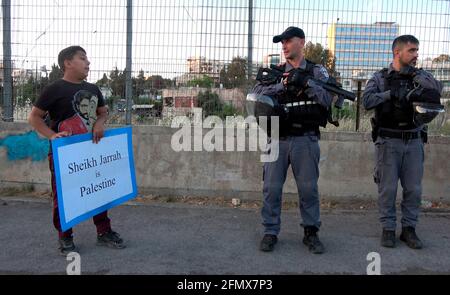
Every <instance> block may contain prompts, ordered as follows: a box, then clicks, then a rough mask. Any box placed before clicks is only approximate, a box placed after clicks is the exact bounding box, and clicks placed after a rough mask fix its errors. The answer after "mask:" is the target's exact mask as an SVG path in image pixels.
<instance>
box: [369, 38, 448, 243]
mask: <svg viewBox="0 0 450 295" xmlns="http://www.w3.org/2000/svg"><path fill="white" fill-rule="evenodd" d="M418 50H419V41H418V40H417V39H416V38H415V37H414V36H411V35H403V36H399V37H397V38H396V39H395V40H394V42H393V44H392V52H393V56H394V57H393V61H392V63H391V64H390V66H389V68H387V69H383V70H381V71H379V72H376V73H375V74H374V76H373V77H372V78H371V79H370V80H369V81H368V82H367V85H366V88H365V91H364V94H363V104H364V107H365V108H366V109H367V110H371V109H375V117H374V118H372V126H373V132H372V135H373V136H372V137H373V139H374V142H375V154H376V162H375V171H374V180H375V183H376V184H377V185H378V206H379V214H380V222H381V225H382V227H383V232H382V237H381V245H382V246H384V247H395V230H396V205H395V204H396V203H395V201H396V196H397V186H398V180H399V179H400V183H401V185H402V188H403V199H402V203H401V210H402V219H401V223H402V232H401V235H400V240H401V241H403V242H405V243H406V245H408V246H409V247H410V248H413V249H420V248H422V242H421V240H420V239H419V238H418V237H417V234H416V232H415V228H416V225H417V222H418V217H419V212H420V205H421V194H422V185H421V182H422V176H423V161H424V141H426V139H425V138H426V130H425V128H426V127H425V125H424V124H423V122H422V121H420V120H417V119H418V118H420V114H415V111H414V103H417V102H419V103H429V102H431V103H435V104H440V94H441V91H442V84H441V83H440V82H439V81H436V80H435V79H434V78H433V76H432V75H431V74H430V73H428V72H426V71H424V70H421V69H417V68H416V67H415V66H416V62H417V58H418Z"/></svg>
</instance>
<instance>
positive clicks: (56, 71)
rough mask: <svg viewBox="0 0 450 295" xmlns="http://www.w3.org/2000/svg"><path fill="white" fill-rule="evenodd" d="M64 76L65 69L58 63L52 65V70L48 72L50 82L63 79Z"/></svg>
mask: <svg viewBox="0 0 450 295" xmlns="http://www.w3.org/2000/svg"><path fill="white" fill-rule="evenodd" d="M63 76H64V73H63V71H61V69H60V68H59V66H57V65H56V64H53V65H52V70H51V71H50V74H48V82H49V83H53V82H55V81H56V80H58V79H61V78H62V77H63Z"/></svg>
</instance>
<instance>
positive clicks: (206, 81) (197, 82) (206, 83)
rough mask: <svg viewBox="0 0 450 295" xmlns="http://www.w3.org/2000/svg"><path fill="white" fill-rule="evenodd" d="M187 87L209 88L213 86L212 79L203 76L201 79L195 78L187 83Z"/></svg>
mask: <svg viewBox="0 0 450 295" xmlns="http://www.w3.org/2000/svg"><path fill="white" fill-rule="evenodd" d="M187 86H188V87H201V88H211V87H213V86H214V80H213V78H211V77H209V76H207V75H203V77H200V78H195V79H193V80H191V81H189V82H188V83H187Z"/></svg>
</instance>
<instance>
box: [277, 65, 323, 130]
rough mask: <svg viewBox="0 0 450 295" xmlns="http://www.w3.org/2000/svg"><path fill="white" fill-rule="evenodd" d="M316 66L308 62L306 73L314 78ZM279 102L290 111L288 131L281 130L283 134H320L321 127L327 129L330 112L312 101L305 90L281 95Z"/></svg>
mask: <svg viewBox="0 0 450 295" xmlns="http://www.w3.org/2000/svg"><path fill="white" fill-rule="evenodd" d="M314 66H315V64H314V63H312V62H310V61H308V60H306V69H305V71H306V72H307V74H309V75H311V76H313V77H314ZM285 67H286V66H284V67H283V69H285ZM278 101H279V102H280V104H283V105H284V106H285V107H286V108H285V109H286V110H287V111H288V114H287V124H286V125H285V126H286V128H287V129H288V130H281V134H286V133H287V134H289V135H301V134H303V133H304V132H307V131H316V132H317V133H319V126H322V127H325V126H326V124H327V119H328V117H329V112H328V110H327V109H326V108H325V107H323V106H322V105H320V104H318V103H317V102H315V101H313V100H312V99H310V98H309V97H308V96H307V95H306V93H305V92H304V90H301V91H300V92H299V93H298V94H297V95H296V94H293V93H283V94H281V95H279V97H278Z"/></svg>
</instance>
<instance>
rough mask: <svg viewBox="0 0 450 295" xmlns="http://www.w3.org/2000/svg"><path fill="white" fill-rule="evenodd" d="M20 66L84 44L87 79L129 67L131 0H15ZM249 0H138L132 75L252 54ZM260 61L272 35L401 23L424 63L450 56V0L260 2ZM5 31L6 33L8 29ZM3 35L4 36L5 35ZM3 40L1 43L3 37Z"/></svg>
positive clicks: (52, 59) (270, 48)
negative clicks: (334, 25)
mask: <svg viewBox="0 0 450 295" xmlns="http://www.w3.org/2000/svg"><path fill="white" fill-rule="evenodd" d="M11 2H12V9H11V15H12V52H13V60H14V61H15V65H16V67H20V68H29V69H35V68H40V67H41V66H43V65H45V66H46V67H47V68H50V67H51V64H53V63H56V57H57V55H58V52H59V51H60V50H61V49H63V48H65V47H67V46H70V45H75V44H77V45H81V46H82V47H84V48H85V49H86V50H87V53H88V57H89V58H90V60H91V75H90V77H89V80H91V81H96V80H97V79H100V78H101V76H102V75H103V73H109V71H111V70H112V69H113V68H114V67H116V66H117V67H118V68H119V69H120V70H123V69H124V68H125V56H126V45H125V41H126V2H127V1H126V0H97V1H89V0H78V1H72V0H43V1H42V0H40V1H31V0H12V1H11ZM248 2H249V1H248V0H147V1H146V0H133V18H134V20H133V31H134V33H133V47H132V48H133V50H132V52H133V72H134V74H137V72H138V71H139V70H141V69H142V70H144V72H145V74H146V75H154V74H159V75H162V76H163V77H165V78H173V77H175V76H179V75H181V74H182V73H184V72H185V71H186V60H187V58H189V57H191V56H205V57H207V58H209V59H215V60H220V61H223V62H228V61H230V60H231V59H232V58H233V57H234V56H247V31H248V21H247V20H248ZM253 6H254V12H253V18H254V23H253V31H254V39H253V40H254V41H253V42H254V52H253V59H254V61H255V62H262V60H263V56H264V55H266V54H269V53H280V45H279V44H273V43H272V37H273V36H274V35H277V34H280V33H281V32H282V31H283V30H284V29H285V28H286V27H288V26H291V25H296V26H299V27H301V28H303V29H304V31H305V33H306V38H307V41H312V42H314V43H317V42H319V43H321V44H322V45H325V46H326V45H327V28H328V27H329V25H330V24H332V23H333V22H336V21H337V20H338V19H339V22H340V23H357V24H364V23H368V24H372V23H375V22H396V23H398V24H399V25H400V34H413V35H415V36H416V37H418V39H419V40H420V41H421V49H420V54H421V57H422V58H426V57H436V56H438V55H440V54H445V53H447V54H448V53H450V49H449V48H450V46H449V45H450V1H434V0H397V1H392V0H368V1H360V0H254V1H253ZM2 30H3V28H2ZM0 38H3V37H2V36H1V37H0ZM1 41H3V39H1Z"/></svg>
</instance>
